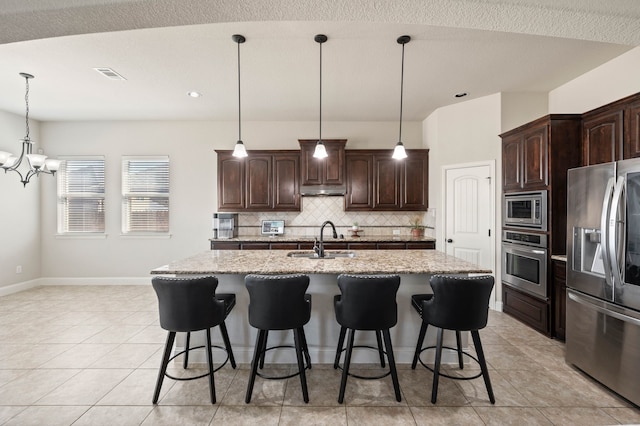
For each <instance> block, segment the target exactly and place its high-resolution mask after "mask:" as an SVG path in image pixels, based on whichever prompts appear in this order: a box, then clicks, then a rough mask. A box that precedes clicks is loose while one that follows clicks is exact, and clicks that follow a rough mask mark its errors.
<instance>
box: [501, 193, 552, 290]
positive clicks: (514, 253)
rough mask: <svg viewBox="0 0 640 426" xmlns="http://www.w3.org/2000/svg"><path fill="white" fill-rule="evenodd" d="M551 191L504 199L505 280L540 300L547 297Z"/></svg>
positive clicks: (503, 260) (511, 194) (503, 254)
mask: <svg viewBox="0 0 640 426" xmlns="http://www.w3.org/2000/svg"><path fill="white" fill-rule="evenodd" d="M546 231H547V191H535V192H526V193H507V194H504V197H503V231H502V281H503V282H504V283H505V284H507V285H509V286H511V287H515V288H517V289H519V290H521V291H524V292H526V293H529V294H531V295H533V296H536V297H538V298H542V299H546V298H547V297H548V294H547V275H548V274H547V268H548V264H547V262H548V260H547V259H548V257H547V250H548V248H547V234H546Z"/></svg>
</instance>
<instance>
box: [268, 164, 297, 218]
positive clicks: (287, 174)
mask: <svg viewBox="0 0 640 426" xmlns="http://www.w3.org/2000/svg"><path fill="white" fill-rule="evenodd" d="M273 173H274V176H273V193H274V200H273V209H274V210H280V211H300V156H299V155H295V154H276V155H274V156H273Z"/></svg>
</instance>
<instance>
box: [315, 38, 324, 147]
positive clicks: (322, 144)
mask: <svg viewBox="0 0 640 426" xmlns="http://www.w3.org/2000/svg"><path fill="white" fill-rule="evenodd" d="M314 40H315V41H316V43H318V44H319V45H320V132H319V138H318V142H317V143H316V149H315V150H314V151H313V156H314V157H315V158H327V157H328V154H327V149H326V148H325V146H324V143H323V142H322V43H324V42H325V41H327V36H326V35H324V34H318V35H316V36H315V37H314Z"/></svg>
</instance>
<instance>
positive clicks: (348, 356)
mask: <svg viewBox="0 0 640 426" xmlns="http://www.w3.org/2000/svg"><path fill="white" fill-rule="evenodd" d="M354 334H355V331H354V330H353V329H351V328H350V329H349V337H348V338H347V353H346V355H345V358H344V367H343V369H342V381H341V382H340V394H339V395H338V402H339V403H340V404H342V402H343V401H344V391H345V390H346V389H347V377H348V376H349V366H350V365H351V353H352V352H353V340H354Z"/></svg>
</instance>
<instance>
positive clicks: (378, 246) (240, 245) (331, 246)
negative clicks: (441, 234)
mask: <svg viewBox="0 0 640 426" xmlns="http://www.w3.org/2000/svg"><path fill="white" fill-rule="evenodd" d="M324 248H325V250H435V248H436V243H435V241H390V242H375V241H362V242H360V241H356V242H353V241H348V242H347V241H334V240H328V241H325V242H324ZM311 249H313V242H311V241H302V242H295V241H289V242H266V241H223V242H221V241H211V250H311Z"/></svg>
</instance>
